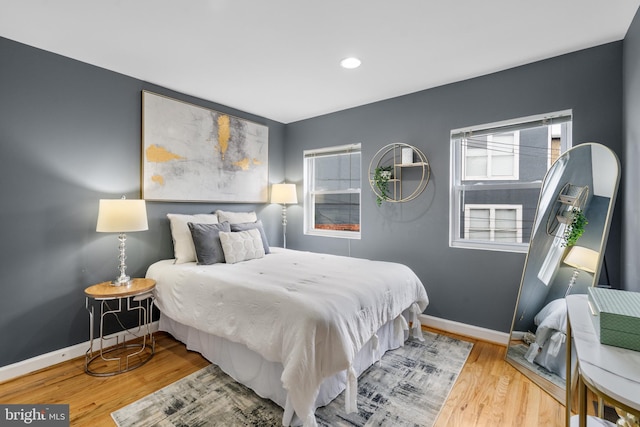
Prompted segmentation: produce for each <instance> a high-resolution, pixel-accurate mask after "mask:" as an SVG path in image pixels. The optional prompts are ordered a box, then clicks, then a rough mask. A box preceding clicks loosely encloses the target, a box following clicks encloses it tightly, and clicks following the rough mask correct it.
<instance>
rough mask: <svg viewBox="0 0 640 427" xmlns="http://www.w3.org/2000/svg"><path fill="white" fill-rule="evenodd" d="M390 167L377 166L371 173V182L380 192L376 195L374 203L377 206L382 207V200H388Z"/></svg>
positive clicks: (391, 168) (391, 169) (390, 176)
mask: <svg viewBox="0 0 640 427" xmlns="http://www.w3.org/2000/svg"><path fill="white" fill-rule="evenodd" d="M392 171H393V167H392V166H378V167H377V168H375V170H374V173H373V182H374V183H375V185H376V188H377V189H378V191H379V192H380V193H379V194H376V203H377V205H378V206H380V205H382V202H383V201H384V200H388V199H389V187H388V184H389V181H390V180H391V178H392V175H393V174H392Z"/></svg>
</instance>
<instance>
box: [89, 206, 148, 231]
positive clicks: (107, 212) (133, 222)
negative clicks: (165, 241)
mask: <svg viewBox="0 0 640 427" xmlns="http://www.w3.org/2000/svg"><path fill="white" fill-rule="evenodd" d="M148 229H149V225H148V223H147V205H146V204H145V201H144V200H128V199H101V200H100V205H99V207H98V225H97V226H96V231H98V232H106V233H128V232H131V231H144V230H148Z"/></svg>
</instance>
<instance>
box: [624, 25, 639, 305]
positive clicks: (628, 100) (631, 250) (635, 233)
mask: <svg viewBox="0 0 640 427" xmlns="http://www.w3.org/2000/svg"><path fill="white" fill-rule="evenodd" d="M623 63H624V66H623V76H624V95H623V102H624V114H623V117H624V119H623V122H624V156H623V159H621V160H622V162H623V167H622V172H623V176H622V179H623V182H624V183H626V185H624V186H623V188H622V193H621V195H622V198H623V205H624V223H623V227H624V230H625V233H624V234H623V236H622V247H623V254H624V258H623V268H622V272H623V274H622V284H623V286H624V288H625V289H627V290H631V291H636V292H640V261H639V257H640V256H639V254H640V191H638V185H639V184H640V168H639V167H638V165H637V164H636V162H635V161H636V160H640V14H638V13H636V16H635V18H634V20H633V22H632V23H631V26H630V27H629V31H628V32H627V36H626V37H625V39H624V60H623ZM625 163H626V164H627V165H628V166H629V167H626V168H625V167H624V164H625Z"/></svg>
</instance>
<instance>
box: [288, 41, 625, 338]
mask: <svg viewBox="0 0 640 427" xmlns="http://www.w3.org/2000/svg"><path fill="white" fill-rule="evenodd" d="M621 67H622V42H616V43H611V44H606V45H603V46H599V47H595V48H591V49H587V50H583V51H579V52H575V53H571V54H568V55H563V56H560V57H557V58H553V59H549V60H545V61H541V62H536V63H533V64H529V65H525V66H522V67H518V68H514V69H510V70H506V71H502V72H499V73H495V74H491V75H487V76H483V77H480V78H475V79H471V80H466V81H462V82H458V83H455V84H450V85H447V86H442V87H438V88H434V89H429V90H425V91H422V92H417V93H413V94H410V95H406V96H402V97H398V98H394V99H389V100H385V101H381V102H377V103H374V104H370V105H366V106H362V107H358V108H353V109H349V110H346V111H341V112H338V113H334V114H329V115H325V116H321V117H316V118H312V119H308V120H304V121H300V122H296V123H292V124H289V125H287V129H286V140H287V150H286V153H285V156H286V175H287V180H288V181H291V182H296V183H298V184H299V186H300V188H302V180H303V175H302V152H303V150H305V149H311V148H320V147H326V146H332V145H341V144H348V143H357V142H361V143H362V164H363V175H362V183H363V184H362V185H363V187H362V188H363V191H362V240H352V241H348V240H342V239H328V238H323V237H317V236H305V235H303V233H302V229H303V227H302V206H300V205H297V206H292V207H291V208H290V209H289V211H288V212H289V214H288V219H289V222H288V227H287V244H288V246H289V247H291V248H296V249H306V250H313V251H321V252H331V253H336V254H349V253H350V254H351V256H355V257H364V258H374V259H382V260H389V261H399V262H403V263H405V264H407V265H408V266H409V267H411V268H412V269H413V270H414V271H415V272H416V273H417V274H418V276H419V277H420V278H421V279H422V281H423V283H424V285H425V287H426V289H427V293H428V294H429V298H430V301H431V302H430V304H429V307H428V308H427V310H426V314H429V315H433V316H437V317H440V318H444V319H449V320H453V321H458V322H463V323H467V324H471V325H476V326H480V327H485V328H489V329H493V330H498V331H504V332H507V331H508V330H509V328H510V326H511V320H512V317H513V310H514V307H515V302H516V298H517V293H518V288H519V285H520V279H521V275H522V268H523V264H524V258H525V254H520V253H506V252H492V251H480V250H471V249H454V248H450V247H449V246H448V227H449V169H450V168H449V152H450V142H449V132H450V131H451V130H452V129H456V128H461V127H466V126H472V125H478V124H483V123H491V122H495V121H500V120H506V119H511V118H517V117H524V116H529V115H534V114H540V113H547V112H552V111H559V110H565V109H573V141H574V144H578V143H580V142H600V143H602V144H604V145H607V146H609V147H610V148H612V149H613V150H614V151H615V152H616V153H617V154H618V155H619V156H620V154H621V150H622V141H621V139H622V138H621V132H622V122H621V117H622V81H621ZM425 73H428V70H425ZM390 78H393V77H392V76H390ZM381 84H384V82H381ZM391 142H404V143H407V144H412V145H415V146H416V147H418V148H419V149H420V150H422V151H423V152H424V153H425V154H426V156H427V157H428V158H429V161H430V162H431V166H432V176H431V182H430V183H429V185H428V187H427V188H426V190H425V192H424V193H423V194H422V195H421V196H420V197H418V198H417V199H415V200H414V201H411V202H408V203H402V204H398V203H396V204H383V206H382V207H380V208H378V207H377V206H376V204H375V197H374V195H373V192H372V191H371V189H370V188H369V186H368V176H367V169H368V165H369V162H370V161H371V158H372V156H373V155H374V154H375V152H376V151H377V150H378V149H380V148H381V147H382V146H384V145H386V144H389V143H391ZM619 218H620V215H619V214H616V215H615V216H614V219H613V221H614V227H613V229H612V233H611V235H610V239H609V245H608V248H607V263H608V266H609V270H610V275H611V277H612V281H614V282H617V281H619V274H620V267H619V265H620V251H619V246H620V231H619V223H620V219H619Z"/></svg>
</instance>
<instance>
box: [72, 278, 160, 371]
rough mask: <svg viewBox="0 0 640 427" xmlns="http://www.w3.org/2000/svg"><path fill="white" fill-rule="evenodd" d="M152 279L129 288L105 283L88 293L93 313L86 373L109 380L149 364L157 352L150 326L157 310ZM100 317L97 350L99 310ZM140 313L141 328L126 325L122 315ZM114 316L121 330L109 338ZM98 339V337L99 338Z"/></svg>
mask: <svg viewBox="0 0 640 427" xmlns="http://www.w3.org/2000/svg"><path fill="white" fill-rule="evenodd" d="M155 286H156V282H155V280H152V279H131V283H130V284H129V285H126V286H113V285H112V284H111V282H102V283H98V284H96V285H93V286H89V287H88V288H86V289H85V290H84V293H85V305H86V308H87V311H88V312H89V330H90V331H89V334H90V340H89V343H90V344H89V349H88V350H87V352H86V354H85V372H86V373H88V374H90V375H94V376H98V377H105V376H111V375H116V374H120V373H123V372H127V371H131V370H132V369H135V368H138V367H140V366H142V365H144V364H145V363H146V362H148V361H149V360H150V359H151V357H153V354H154V352H155V340H154V337H153V334H152V333H151V329H150V323H151V314H152V311H153V303H154V296H153V289H154V288H155ZM96 307H97V308H98V314H99V316H100V331H99V344H98V345H96V346H95V347H97V348H96V349H94V319H95V314H96V313H95V309H96ZM124 313H137V318H138V319H137V320H138V321H137V325H136V326H134V327H131V328H126V327H125V326H124V323H123V320H122V318H121V316H122V315H123V314H124ZM111 316H113V318H115V320H116V321H117V324H118V326H119V327H120V329H121V331H120V332H118V333H114V334H110V335H108V336H105V319H107V318H108V317H111ZM95 339H98V338H95Z"/></svg>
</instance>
